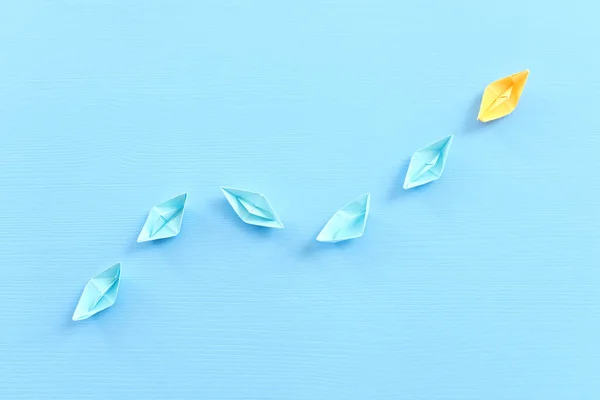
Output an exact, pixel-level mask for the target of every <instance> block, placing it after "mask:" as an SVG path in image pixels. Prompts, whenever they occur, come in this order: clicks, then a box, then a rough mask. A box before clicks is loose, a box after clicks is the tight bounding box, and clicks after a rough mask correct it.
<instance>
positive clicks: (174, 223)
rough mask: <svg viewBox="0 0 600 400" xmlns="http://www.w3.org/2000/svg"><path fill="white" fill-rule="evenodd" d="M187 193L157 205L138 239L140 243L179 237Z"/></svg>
mask: <svg viewBox="0 0 600 400" xmlns="http://www.w3.org/2000/svg"><path fill="white" fill-rule="evenodd" d="M186 200H187V193H183V194H180V195H179V196H175V197H173V198H172V199H170V200H167V201H165V202H162V203H160V204H157V205H155V206H154V207H152V210H150V214H149V215H148V218H147V219H146V223H144V227H143V228H142V231H141V232H140V235H139V236H138V238H137V241H138V243H140V242H148V241H151V240H157V239H166V238H170V237H173V236H177V235H178V234H179V231H180V230H181V222H182V221H183V211H184V210H185V201H186Z"/></svg>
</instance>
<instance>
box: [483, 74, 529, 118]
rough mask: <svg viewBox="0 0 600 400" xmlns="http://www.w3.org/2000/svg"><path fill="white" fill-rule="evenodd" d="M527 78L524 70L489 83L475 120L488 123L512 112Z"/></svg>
mask: <svg viewBox="0 0 600 400" xmlns="http://www.w3.org/2000/svg"><path fill="white" fill-rule="evenodd" d="M528 76H529V70H528V69H526V70H525V71H521V72H518V73H516V74H514V75H511V76H507V77H506V78H502V79H498V80H497V81H495V82H492V83H490V84H489V85H488V86H487V87H486V88H485V90H484V91H483V98H482V99H481V107H480V108H479V115H478V116H477V119H478V120H480V121H481V122H488V121H492V120H495V119H498V118H502V117H504V116H506V115H508V114H510V113H511V112H513V111H514V109H515V108H516V107H517V104H518V103H519V98H520V97H521V93H523V88H524V87H525V83H526V82H527V77H528Z"/></svg>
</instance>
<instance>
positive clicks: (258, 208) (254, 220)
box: [221, 186, 283, 228]
mask: <svg viewBox="0 0 600 400" xmlns="http://www.w3.org/2000/svg"><path fill="white" fill-rule="evenodd" d="M221 190H222V191H223V194H224V195H225V198H226V199H227V201H228V202H229V204H230V205H231V207H232V208H233V210H234V211H235V213H236V214H237V215H238V216H239V217H240V219H241V220H242V221H244V222H245V223H247V224H250V225H258V226H265V227H267V228H283V223H281V221H280V220H279V217H278V216H277V213H275V210H274V209H273V207H272V206H271V204H270V203H269V201H268V200H267V198H266V197H265V196H263V195H262V194H260V193H255V192H248V191H246V190H239V189H232V188H228V187H223V186H221Z"/></svg>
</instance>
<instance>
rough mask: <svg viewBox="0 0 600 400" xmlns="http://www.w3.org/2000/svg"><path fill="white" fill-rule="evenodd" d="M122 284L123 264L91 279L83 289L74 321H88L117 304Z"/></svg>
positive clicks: (114, 266) (118, 264) (74, 314)
mask: <svg viewBox="0 0 600 400" xmlns="http://www.w3.org/2000/svg"><path fill="white" fill-rule="evenodd" d="M120 282H121V263H117V264H115V265H113V266H112V267H110V268H108V269H105V270H104V271H102V272H100V273H99V274H98V275H96V276H94V277H93V278H92V279H90V281H89V282H88V283H87V285H85V288H84V289H83V293H82V294H81V297H80V298H79V303H77V307H75V312H74V313H73V321H82V320H84V319H88V318H89V317H91V316H92V315H94V314H96V313H99V312H100V311H102V310H106V309H107V308H108V307H110V306H112V305H113V304H115V301H116V300H117V293H118V292H119V283H120Z"/></svg>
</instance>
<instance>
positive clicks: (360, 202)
mask: <svg viewBox="0 0 600 400" xmlns="http://www.w3.org/2000/svg"><path fill="white" fill-rule="evenodd" d="M370 203H371V195H370V194H369V193H367V194H364V195H362V196H360V197H359V198H358V199H356V200H354V201H352V202H351V203H348V204H346V205H345V206H344V207H342V208H340V209H339V210H338V211H337V212H336V213H335V214H333V217H331V218H330V219H329V221H327V224H325V227H323V229H322V230H321V232H320V233H319V235H318V236H317V241H319V242H329V243H337V242H341V241H342V240H348V239H356V238H359V237H361V236H362V235H363V233H364V231H365V226H366V225H367V217H368V216H369V206H370Z"/></svg>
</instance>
